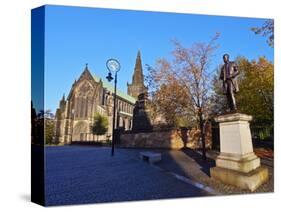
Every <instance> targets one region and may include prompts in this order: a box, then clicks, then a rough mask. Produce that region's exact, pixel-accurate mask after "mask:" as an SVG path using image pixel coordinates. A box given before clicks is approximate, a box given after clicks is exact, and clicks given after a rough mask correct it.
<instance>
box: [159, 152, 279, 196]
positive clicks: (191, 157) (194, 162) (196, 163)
mask: <svg viewBox="0 0 281 212" xmlns="http://www.w3.org/2000/svg"><path fill="white" fill-rule="evenodd" d="M158 152H162V161H161V162H158V163H156V166H158V167H160V168H161V169H163V170H166V171H169V172H173V173H176V174H178V175H181V176H184V177H186V178H189V179H192V180H194V181H197V182H199V183H201V184H203V185H204V186H208V187H210V188H212V189H214V190H215V191H216V193H218V194H222V195H225V194H246V193H262V192H273V191H274V175H273V171H274V168H273V159H270V158H263V159H262V160H261V162H262V165H264V166H266V167H267V168H268V170H269V181H268V182H266V183H264V184H263V185H261V186H260V187H259V188H258V189H257V190H256V191H254V192H251V191H248V190H242V189H239V188H237V187H234V186H230V185H225V184H222V183H221V182H219V181H216V180H213V179H212V178H210V168H211V167H214V166H215V160H214V159H215V158H216V156H217V154H218V152H216V151H209V152H208V154H207V156H208V160H207V162H205V161H203V160H202V156H201V154H200V153H199V152H197V151H193V150H190V149H186V150H178V151H177V150H170V151H168V150H158Z"/></svg>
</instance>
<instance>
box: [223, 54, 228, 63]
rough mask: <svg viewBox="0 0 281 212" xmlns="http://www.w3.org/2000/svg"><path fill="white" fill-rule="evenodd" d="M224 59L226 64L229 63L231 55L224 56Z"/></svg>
mask: <svg viewBox="0 0 281 212" xmlns="http://www.w3.org/2000/svg"><path fill="white" fill-rule="evenodd" d="M222 58H223V61H224V62H225V63H227V62H228V61H229V54H224V55H223V56H222Z"/></svg>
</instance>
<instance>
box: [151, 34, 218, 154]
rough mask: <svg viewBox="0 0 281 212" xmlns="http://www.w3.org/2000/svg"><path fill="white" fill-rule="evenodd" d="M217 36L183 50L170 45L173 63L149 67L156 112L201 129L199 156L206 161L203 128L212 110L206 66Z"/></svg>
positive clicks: (160, 62)
mask: <svg viewBox="0 0 281 212" xmlns="http://www.w3.org/2000/svg"><path fill="white" fill-rule="evenodd" d="M218 37H219V34H216V35H215V36H214V37H213V38H212V39H211V40H210V41H209V42H208V43H205V42H200V43H195V44H193V45H192V46H191V47H189V48H186V47H184V46H183V45H181V43H180V42H178V41H173V43H174V50H173V51H172V58H173V59H172V60H171V61H169V60H168V59H165V58H162V59H159V60H158V61H157V62H156V66H155V67H153V68H152V67H149V69H148V70H149V76H148V80H147V81H148V84H149V86H150V88H151V90H152V93H151V96H152V102H154V105H155V108H156V111H157V112H159V113H161V114H164V116H165V118H167V120H168V121H169V122H170V123H172V124H174V123H176V121H177V118H178V117H188V119H191V120H190V121H194V122H195V123H196V124H197V126H198V127H199V128H200V140H201V143H202V153H203V154H202V155H203V158H204V159H206V150H205V125H206V121H207V120H208V117H209V112H210V108H211V102H210V97H211V93H210V88H211V83H210V76H211V71H210V70H209V65H210V62H211V58H212V55H213V53H214V50H215V49H216V48H217V45H216V40H217V39H218Z"/></svg>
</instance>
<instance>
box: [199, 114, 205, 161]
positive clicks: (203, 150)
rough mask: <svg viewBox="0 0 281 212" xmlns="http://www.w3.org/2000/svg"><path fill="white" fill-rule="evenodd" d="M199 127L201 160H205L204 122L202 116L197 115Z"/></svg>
mask: <svg viewBox="0 0 281 212" xmlns="http://www.w3.org/2000/svg"><path fill="white" fill-rule="evenodd" d="M199 125H200V138H201V142H202V158H203V160H206V159H207V158H206V144H205V130H204V121H203V114H202V113H201V112H200V113H199Z"/></svg>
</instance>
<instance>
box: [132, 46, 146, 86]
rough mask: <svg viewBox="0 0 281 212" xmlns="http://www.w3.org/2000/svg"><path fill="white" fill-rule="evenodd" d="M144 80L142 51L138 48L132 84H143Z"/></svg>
mask: <svg viewBox="0 0 281 212" xmlns="http://www.w3.org/2000/svg"><path fill="white" fill-rule="evenodd" d="M143 81H144V80H143V72H142V63H141V53H140V50H138V54H137V59H136V64H135V70H134V74H133V81H132V84H143Z"/></svg>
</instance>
